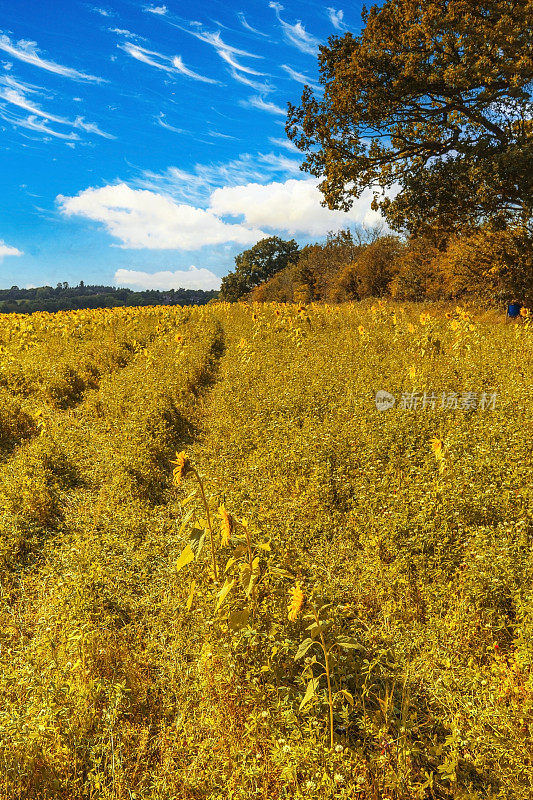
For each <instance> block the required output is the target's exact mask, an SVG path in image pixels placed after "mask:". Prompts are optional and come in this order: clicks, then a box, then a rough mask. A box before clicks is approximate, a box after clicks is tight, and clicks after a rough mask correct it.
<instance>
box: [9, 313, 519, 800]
mask: <svg viewBox="0 0 533 800" xmlns="http://www.w3.org/2000/svg"><path fill="white" fill-rule="evenodd" d="M0 401H1V406H0V798H1V800H15V799H16V800H19V799H20V800H22V799H23V798H24V799H26V798H28V800H56V799H57V800H97V799H98V800H100V799H101V800H202V799H203V798H205V800H253V799H254V798H257V800H259V799H261V800H278V798H279V799H280V800H281V799H282V798H287V799H289V798H291V799H292V798H294V799H296V798H298V799H300V798H301V799H303V798H306V800H307V799H308V798H309V799H310V800H318V798H320V800H334V799H335V800H344V799H345V798H346V800H347V799H348V798H352V799H353V800H426V798H427V800H452V798H458V799H459V798H460V799H461V800H483V799H484V798H487V800H489V799H490V800H496V798H498V799H499V800H530V799H531V796H532V795H531V786H533V549H532V543H533V457H532V447H531V441H532V439H531V430H532V423H533V324H532V323H531V321H530V316H529V314H528V312H527V311H526V310H524V311H523V314H522V317H521V318H520V319H519V320H518V321H517V322H513V323H509V324H505V323H504V320H503V319H499V318H498V317H497V315H496V314H494V313H492V312H488V311H481V310H479V309H476V308H474V307H464V306H461V307H459V306H458V307H455V306H453V307H444V306H443V305H433V306H432V305H428V304H424V305H423V306H422V305H418V306H417V305H415V304H405V305H399V304H397V303H395V304H393V303H388V302H387V303H385V302H372V301H370V300H368V301H363V302H361V303H357V304H341V305H331V306H328V305H318V304H317V305H313V304H311V305H306V306H298V305H296V304H287V305H283V304H274V303H272V304H270V303H268V304H258V303H257V304H251V305H241V304H222V303H219V304H210V305H208V306H202V307H192V308H179V307H145V308H136V309H132V308H127V309H112V310H84V311H73V312H58V313H56V314H47V313H36V314H33V315H15V314H10V315H0Z"/></svg>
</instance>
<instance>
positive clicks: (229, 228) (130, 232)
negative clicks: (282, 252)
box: [57, 183, 264, 250]
mask: <svg viewBox="0 0 533 800" xmlns="http://www.w3.org/2000/svg"><path fill="white" fill-rule="evenodd" d="M57 202H58V204H59V207H60V210H61V212H62V213H63V214H65V215H67V216H72V215H79V216H83V217H87V218H88V219H92V220H95V221H96V222H101V223H102V224H103V225H105V227H106V228H107V230H108V231H109V233H110V234H111V235H112V236H114V237H115V238H116V239H118V240H119V241H120V242H121V246H122V247H123V248H135V249H144V248H146V249H149V250H197V249H199V248H200V247H203V246H204V245H212V244H222V243H223V242H235V243H237V244H244V245H250V244H255V243H256V242H257V241H259V239H261V238H263V237H264V233H263V232H262V231H261V230H258V229H256V228H253V227H251V228H250V227H246V226H244V225H239V224H237V225H235V224H228V223H226V222H223V221H222V220H221V219H219V218H218V217H217V216H216V215H215V214H213V212H212V211H211V210H210V209H208V210H204V209H201V208H195V207H194V206H191V205H185V204H178V203H175V202H174V201H173V200H172V199H170V198H169V197H165V196H164V195H161V194H156V193H155V192H150V191H147V190H143V189H131V188H130V187H129V186H127V185H126V184H124V183H121V184H117V185H114V186H103V187H102V188H100V189H93V188H90V189H86V190H85V191H83V192H80V194H78V195H76V196H75V197H64V196H63V195H58V197H57Z"/></svg>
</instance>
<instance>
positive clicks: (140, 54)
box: [117, 42, 218, 83]
mask: <svg viewBox="0 0 533 800" xmlns="http://www.w3.org/2000/svg"><path fill="white" fill-rule="evenodd" d="M117 47H119V48H120V49H121V50H124V51H125V52H126V53H128V55H130V56H131V57H132V58H135V59H136V60H137V61H142V62H143V64H148V65H149V66H150V67H156V68H157V69H162V70H163V71H164V72H168V73H170V74H175V75H178V74H179V75H185V76H186V77H187V78H192V79H193V80H195V81H202V82H203V83H218V81H216V80H214V79H213V78H206V77H205V76H204V75H199V74H198V73H197V72H193V71H192V70H191V69H188V68H187V67H186V66H185V64H184V63H183V60H182V58H181V56H165V55H163V54H162V53H158V52H157V51H155V50H147V49H146V48H145V47H141V46H140V45H138V44H133V42H126V43H125V44H118V45H117Z"/></svg>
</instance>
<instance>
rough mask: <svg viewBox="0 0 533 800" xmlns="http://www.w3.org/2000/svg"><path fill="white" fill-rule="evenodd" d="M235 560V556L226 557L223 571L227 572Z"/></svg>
mask: <svg viewBox="0 0 533 800" xmlns="http://www.w3.org/2000/svg"><path fill="white" fill-rule="evenodd" d="M236 562H237V559H236V558H228V561H227V563H226V566H225V567H224V572H227V571H228V569H229V568H230V567H232V566H233V565H234V564H235V563H236Z"/></svg>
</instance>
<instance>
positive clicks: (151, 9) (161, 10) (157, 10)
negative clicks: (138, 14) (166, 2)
mask: <svg viewBox="0 0 533 800" xmlns="http://www.w3.org/2000/svg"><path fill="white" fill-rule="evenodd" d="M144 10H145V11H148V13H149V14H157V15H159V16H160V17H163V16H164V15H165V14H167V13H168V8H167V7H166V6H146V7H145V9H144Z"/></svg>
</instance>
